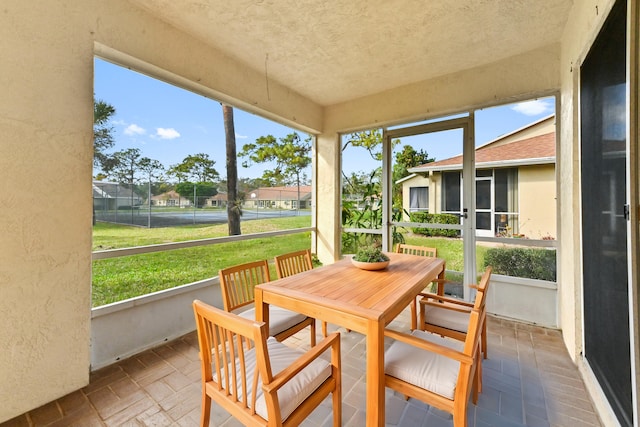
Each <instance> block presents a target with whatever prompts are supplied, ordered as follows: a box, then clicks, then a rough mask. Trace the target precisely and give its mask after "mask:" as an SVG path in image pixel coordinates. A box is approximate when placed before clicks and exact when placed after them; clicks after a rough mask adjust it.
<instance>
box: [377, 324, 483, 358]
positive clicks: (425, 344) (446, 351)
mask: <svg viewBox="0 0 640 427" xmlns="http://www.w3.org/2000/svg"><path fill="white" fill-rule="evenodd" d="M384 335H385V336H386V337H389V338H393V339H394V340H396V341H401V342H403V343H405V344H409V345H411V346H414V347H417V348H420V349H422V350H425V351H430V352H431V353H437V354H440V355H441V356H444V357H448V358H449V359H454V360H457V361H458V362H462V363H466V364H472V363H473V358H472V357H471V356H467V355H466V354H464V353H462V352H459V351H456V350H454V349H452V348H449V347H445V346H442V345H438V344H436V343H432V342H430V341H425V340H421V339H420V338H418V337H415V336H413V335H409V334H405V333H403V332H398V331H394V330H393V329H385V330H384Z"/></svg>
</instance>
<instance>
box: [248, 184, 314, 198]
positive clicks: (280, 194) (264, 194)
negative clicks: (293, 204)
mask: <svg viewBox="0 0 640 427" xmlns="http://www.w3.org/2000/svg"><path fill="white" fill-rule="evenodd" d="M251 193H255V195H256V198H257V199H258V200H297V199H298V187H263V188H258V189H256V190H253V191H251V192H249V193H248V194H247V196H248V197H247V200H249V199H250V198H251ZM310 197H311V186H310V185H301V186H300V199H303V200H304V199H308V198H310Z"/></svg>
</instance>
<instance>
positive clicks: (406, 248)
mask: <svg viewBox="0 0 640 427" xmlns="http://www.w3.org/2000/svg"><path fill="white" fill-rule="evenodd" d="M437 252H438V250H437V249H436V248H430V247H428V246H418V245H408V244H406V243H398V246H396V253H399V254H409V255H420V256H426V257H432V258H435V257H436V256H437V255H436V254H437Z"/></svg>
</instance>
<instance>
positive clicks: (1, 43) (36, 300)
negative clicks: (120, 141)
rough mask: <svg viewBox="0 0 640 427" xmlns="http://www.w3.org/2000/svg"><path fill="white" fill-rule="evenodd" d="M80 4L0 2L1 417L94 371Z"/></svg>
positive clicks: (86, 86)
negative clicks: (75, 6)
mask: <svg viewBox="0 0 640 427" xmlns="http://www.w3.org/2000/svg"><path fill="white" fill-rule="evenodd" d="M54 5H55V6H54ZM81 15H82V14H79V13H77V12H76V11H74V10H73V8H71V7H66V6H62V5H61V3H58V2H55V3H54V2H43V3H42V4H39V5H38V7H34V5H33V4H30V3H28V2H23V1H20V0H7V1H4V2H3V3H2V25H0V52H1V56H2V58H3V59H2V66H1V67H0V87H1V88H2V96H1V97H0V134H2V144H0V182H2V187H3V188H4V191H3V193H4V196H3V206H2V219H1V220H0V235H2V245H0V295H1V296H0V318H1V319H2V322H1V323H2V326H1V327H0V343H2V350H1V351H0V378H1V380H0V396H2V403H1V404H0V421H4V420H6V419H7V418H10V417H12V416H15V415H18V414H20V413H22V412H24V411H26V410H28V409H32V408H33V407H36V406H38V405H41V404H44V403H47V402H49V401H50V400H51V399H53V398H55V397H59V396H60V395H63V394H65V393H69V392H72V391H74V390H77V389H78V388H80V387H82V386H84V385H85V384H86V383H87V381H88V378H89V320H90V311H89V310H90V309H91V302H90V291H91V215H92V209H91V165H92V156H93V152H92V132H93V130H92V123H93V100H92V98H93V96H92V94H93V76H92V61H91V60H90V58H91V57H92V50H93V42H92V40H91V39H90V38H89V35H90V33H89V31H90V26H91V22H86V21H85V20H84V19H83V16H81ZM7 191H8V192H7ZM44 195H46V197H44Z"/></svg>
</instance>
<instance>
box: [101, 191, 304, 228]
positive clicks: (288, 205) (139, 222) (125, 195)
mask: <svg viewBox="0 0 640 427" xmlns="http://www.w3.org/2000/svg"><path fill="white" fill-rule="evenodd" d="M158 188H160V186H159V185H154V183H142V184H134V185H130V184H123V183H115V182H104V181H94V183H93V212H94V221H102V222H110V223H117V224H128V225H136V226H141V227H149V228H151V227H170V226H178V225H189V224H224V223H226V222H227V195H226V194H224V193H218V194H216V195H214V196H201V195H198V189H197V187H196V185H194V192H193V194H189V195H186V194H182V195H181V194H178V193H177V192H176V191H175V190H164V191H160V190H158ZM310 205H311V187H310V186H300V187H264V188H257V189H255V190H252V191H249V192H248V193H246V194H244V195H243V197H242V202H241V205H240V208H241V212H242V215H241V217H240V218H241V221H247V220H253V219H266V218H277V217H284V216H294V215H310V209H309V208H310Z"/></svg>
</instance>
